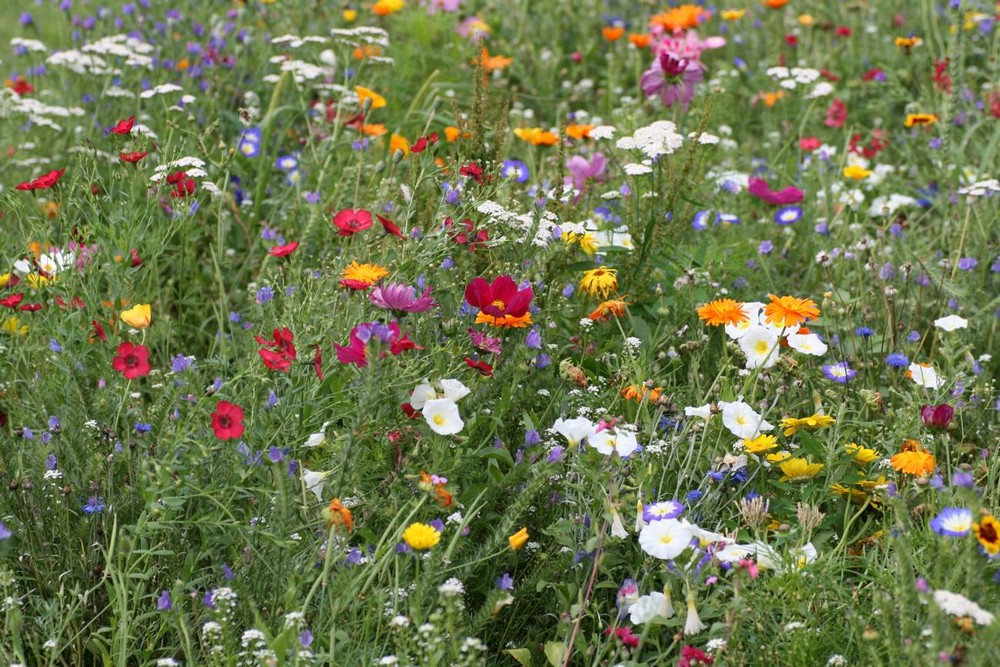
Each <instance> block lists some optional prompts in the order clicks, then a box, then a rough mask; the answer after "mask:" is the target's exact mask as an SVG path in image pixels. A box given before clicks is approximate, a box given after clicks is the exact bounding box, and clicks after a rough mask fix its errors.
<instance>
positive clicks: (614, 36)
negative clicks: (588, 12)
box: [601, 25, 625, 42]
mask: <svg viewBox="0 0 1000 667" xmlns="http://www.w3.org/2000/svg"><path fill="white" fill-rule="evenodd" d="M601 34H602V35H604V39H606V40H607V41H609V42H617V41H618V40H619V39H621V38H622V36H623V35H624V34H625V28H623V27H621V26H620V25H615V26H611V25H606V26H604V27H603V28H601Z"/></svg>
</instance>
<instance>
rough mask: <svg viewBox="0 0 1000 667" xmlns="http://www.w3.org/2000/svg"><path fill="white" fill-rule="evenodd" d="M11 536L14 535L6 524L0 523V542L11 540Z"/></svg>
mask: <svg viewBox="0 0 1000 667" xmlns="http://www.w3.org/2000/svg"><path fill="white" fill-rule="evenodd" d="M11 535H13V533H12V532H10V529H9V528H7V526H5V525H4V524H2V523H0V540H8V539H10V537H11Z"/></svg>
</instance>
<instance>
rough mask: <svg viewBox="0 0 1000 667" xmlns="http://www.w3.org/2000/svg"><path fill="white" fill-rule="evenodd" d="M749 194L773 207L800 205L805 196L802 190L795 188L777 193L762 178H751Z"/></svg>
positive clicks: (789, 187)
mask: <svg viewBox="0 0 1000 667" xmlns="http://www.w3.org/2000/svg"><path fill="white" fill-rule="evenodd" d="M747 192H749V193H750V194H752V195H753V196H754V197H756V198H757V199H760V200H762V201H765V202H767V203H768V204H770V205H771V206H787V205H788V204H798V203H799V202H800V201H802V199H803V197H804V196H805V195H804V194H803V193H802V190H799V189H798V188H796V187H794V186H788V187H787V188H785V189H784V190H781V191H775V190H772V189H771V187H770V186H769V185H768V184H767V181H765V180H764V179H762V178H754V177H753V176H751V177H750V185H749V187H748V188H747Z"/></svg>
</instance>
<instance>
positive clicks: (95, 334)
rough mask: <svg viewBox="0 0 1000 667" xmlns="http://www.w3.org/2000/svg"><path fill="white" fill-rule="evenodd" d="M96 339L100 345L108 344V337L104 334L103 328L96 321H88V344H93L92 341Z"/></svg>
mask: <svg viewBox="0 0 1000 667" xmlns="http://www.w3.org/2000/svg"><path fill="white" fill-rule="evenodd" d="M95 338H97V339H98V340H100V341H101V342H102V343H107V342H108V337H107V335H105V333H104V327H102V326H101V323H100V322H98V321H97V320H91V321H90V342H91V343H93V342H94V339H95Z"/></svg>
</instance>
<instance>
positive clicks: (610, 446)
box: [587, 429, 639, 456]
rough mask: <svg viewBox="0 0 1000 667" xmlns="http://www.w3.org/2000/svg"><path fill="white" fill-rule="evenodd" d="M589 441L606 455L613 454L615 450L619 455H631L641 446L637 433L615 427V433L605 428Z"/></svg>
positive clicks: (588, 440)
mask: <svg viewBox="0 0 1000 667" xmlns="http://www.w3.org/2000/svg"><path fill="white" fill-rule="evenodd" d="M587 442H589V443H590V446H591V447H593V448H594V449H596V450H597V451H599V452H600V453H601V454H604V455H605V456H611V455H612V454H614V453H615V452H617V453H618V455H619V456H629V455H630V454H632V453H633V452H635V450H637V449H638V448H639V443H638V441H637V440H636V438H635V433H633V432H632V431H628V430H625V429H615V432H614V433H612V432H611V430H610V429H604V430H603V431H599V432H597V433H594V434H593V435H591V436H590V437H589V438H587Z"/></svg>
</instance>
